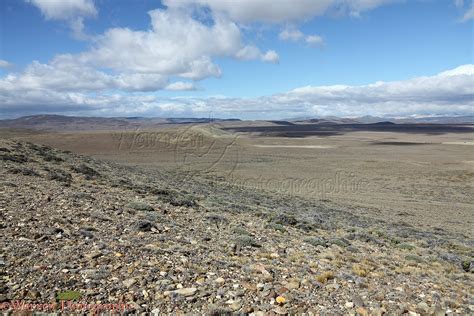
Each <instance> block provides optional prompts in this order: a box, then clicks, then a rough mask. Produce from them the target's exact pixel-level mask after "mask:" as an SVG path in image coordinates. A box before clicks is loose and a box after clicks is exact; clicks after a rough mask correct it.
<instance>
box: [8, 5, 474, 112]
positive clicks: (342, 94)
mask: <svg viewBox="0 0 474 316" xmlns="http://www.w3.org/2000/svg"><path fill="white" fill-rule="evenodd" d="M473 23H474V1H472V0H464V1H463V0H318V1H316V0H238V1H234V0H162V1H161V2H160V1H158V0H2V1H0V117H1V118H13V117H18V116H22V115H31V114H39V113H55V114H66V115H90V116H161V117H209V116H212V117H222V118H230V117H232V118H243V119H262V118H263V119H282V118H294V117H321V116H329V115H336V116H347V117H354V116H363V115H374V116H398V117H407V116H432V115H472V114H473V110H474V100H473V97H474V65H473V63H474V62H473V48H474V39H473Z"/></svg>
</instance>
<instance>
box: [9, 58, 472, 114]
mask: <svg viewBox="0 0 474 316" xmlns="http://www.w3.org/2000/svg"><path fill="white" fill-rule="evenodd" d="M178 85H180V84H177V86H178ZM38 105H41V107H38ZM473 108H474V65H472V64H469V65H463V66H460V67H458V68H455V69H451V70H448V71H444V72H441V73H439V74H437V75H434V76H426V77H417V78H413V79H409V80H404V81H393V82H376V83H373V84H368V85H362V86H349V85H333V86H306V87H301V88H297V89H294V90H291V91H288V92H284V93H280V94H275V95H272V96H264V97H258V98H226V97H209V98H191V97H189V98H167V99H166V98H165V99H163V98H161V99H160V98H157V97H156V96H151V95H141V94H140V95H135V94H128V95H123V94H114V93H110V94H105V93H100V92H98V93H97V94H89V93H84V92H69V91H56V90H54V89H34V87H31V86H30V87H28V86H25V85H23V86H18V85H17V83H16V82H14V83H13V87H12V86H9V85H8V82H5V79H4V80H1V81H0V112H2V113H4V115H18V114H20V113H21V114H25V113H26V114H31V113H39V112H48V110H49V111H54V112H56V113H76V114H77V113H81V114H87V115H107V116H112V115H117V116H120V115H143V116H183V115H184V116H196V117H198V116H201V117H202V116H207V115H209V113H210V112H212V113H214V115H215V116H220V117H240V118H253V119H254V118H263V119H278V118H288V117H295V116H326V115H337V116H361V115H374V116H387V115H396V116H410V115H419V116H420V115H472V110H473Z"/></svg>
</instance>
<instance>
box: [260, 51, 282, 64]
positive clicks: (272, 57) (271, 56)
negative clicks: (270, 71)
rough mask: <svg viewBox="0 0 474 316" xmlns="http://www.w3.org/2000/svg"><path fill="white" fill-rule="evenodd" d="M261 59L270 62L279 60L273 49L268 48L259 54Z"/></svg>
mask: <svg viewBox="0 0 474 316" xmlns="http://www.w3.org/2000/svg"><path fill="white" fill-rule="evenodd" d="M261 59H262V60H263V61H266V62H270V63H274V64H276V63H278V62H279V61H280V56H278V54H277V52H275V51H274V50H269V51H268V52H266V53H265V54H264V55H262V56H261Z"/></svg>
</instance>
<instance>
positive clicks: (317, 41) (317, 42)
mask: <svg viewBox="0 0 474 316" xmlns="http://www.w3.org/2000/svg"><path fill="white" fill-rule="evenodd" d="M304 40H305V42H306V43H307V44H309V45H314V46H321V45H323V44H324V39H323V38H322V37H321V36H319V35H308V36H306V37H305V39H304Z"/></svg>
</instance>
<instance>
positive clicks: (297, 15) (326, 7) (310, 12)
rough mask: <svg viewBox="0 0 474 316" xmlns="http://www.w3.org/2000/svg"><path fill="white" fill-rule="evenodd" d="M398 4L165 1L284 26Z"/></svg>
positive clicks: (364, 0) (362, 0) (375, 0)
mask: <svg viewBox="0 0 474 316" xmlns="http://www.w3.org/2000/svg"><path fill="white" fill-rule="evenodd" d="M395 1H397V0H318V1H315V0H288V1H274V0H239V3H238V5H236V4H235V3H234V2H233V1H222V0H165V1H164V4H165V5H167V6H169V7H171V8H176V7H185V6H189V5H190V4H195V5H205V6H208V7H209V8H211V10H213V11H215V12H222V13H224V14H226V15H227V16H229V17H230V18H231V19H232V20H233V21H237V22H240V23H252V22H262V23H284V22H292V21H301V20H305V19H309V18H312V17H315V16H321V15H324V14H326V13H329V12H338V13H341V14H349V15H353V16H358V15H359V14H360V13H362V12H364V11H367V10H371V9H374V8H376V7H378V6H381V5H384V4H387V3H391V2H395Z"/></svg>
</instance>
